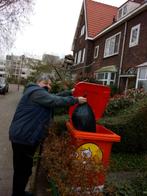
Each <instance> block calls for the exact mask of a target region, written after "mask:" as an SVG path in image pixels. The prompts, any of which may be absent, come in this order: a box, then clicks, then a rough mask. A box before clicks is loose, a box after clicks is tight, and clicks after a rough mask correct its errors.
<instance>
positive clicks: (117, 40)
mask: <svg viewBox="0 0 147 196" xmlns="http://www.w3.org/2000/svg"><path fill="white" fill-rule="evenodd" d="M119 37H120V34H118V35H117V36H116V37H115V48H114V53H117V52H118V48H119Z"/></svg>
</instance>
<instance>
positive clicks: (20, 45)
mask: <svg viewBox="0 0 147 196" xmlns="http://www.w3.org/2000/svg"><path fill="white" fill-rule="evenodd" d="M96 1H99V2H102V3H105V4H109V5H113V6H118V7H119V6H120V5H122V4H123V3H124V2H126V0H113V1H112V0H96ZM82 2H83V0H36V6H35V10H34V14H33V15H32V16H31V17H30V25H27V26H26V27H25V28H24V29H23V30H22V31H21V33H18V34H17V39H16V42H15V43H14V47H13V48H12V49H11V50H10V51H9V54H11V53H13V54H14V55H22V54H25V55H27V56H34V57H35V56H36V57H41V56H42V54H44V53H47V54H53V55H58V56H60V57H64V55H66V54H69V53H71V45H72V41H73V37H74V34H75V30H76V26H77V22H78V18H79V14H80V10H81V6H82Z"/></svg>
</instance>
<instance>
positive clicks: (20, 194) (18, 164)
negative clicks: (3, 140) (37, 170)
mask: <svg viewBox="0 0 147 196" xmlns="http://www.w3.org/2000/svg"><path fill="white" fill-rule="evenodd" d="M36 148H37V146H29V145H23V144H17V143H12V149H13V168H14V174H13V193H12V196H24V194H25V188H26V185H27V183H28V180H29V177H30V176H31V174H32V167H33V156H34V153H35V151H36Z"/></svg>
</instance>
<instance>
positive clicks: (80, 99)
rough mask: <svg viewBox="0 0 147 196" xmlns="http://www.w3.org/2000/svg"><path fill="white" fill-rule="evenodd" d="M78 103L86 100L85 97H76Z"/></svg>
mask: <svg viewBox="0 0 147 196" xmlns="http://www.w3.org/2000/svg"><path fill="white" fill-rule="evenodd" d="M78 101H79V104H83V103H86V102H87V98H85V97H78Z"/></svg>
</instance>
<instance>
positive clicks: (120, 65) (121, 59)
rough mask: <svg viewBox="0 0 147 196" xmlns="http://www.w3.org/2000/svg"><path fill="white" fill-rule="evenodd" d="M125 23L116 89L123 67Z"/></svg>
mask: <svg viewBox="0 0 147 196" xmlns="http://www.w3.org/2000/svg"><path fill="white" fill-rule="evenodd" d="M127 24H128V23H127V22H125V29H124V37H123V44H122V52H121V57H120V64H119V72H118V83H117V87H118V88H119V85H120V74H121V71H122V65H123V57H124V48H125V41H126V33H127Z"/></svg>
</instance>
